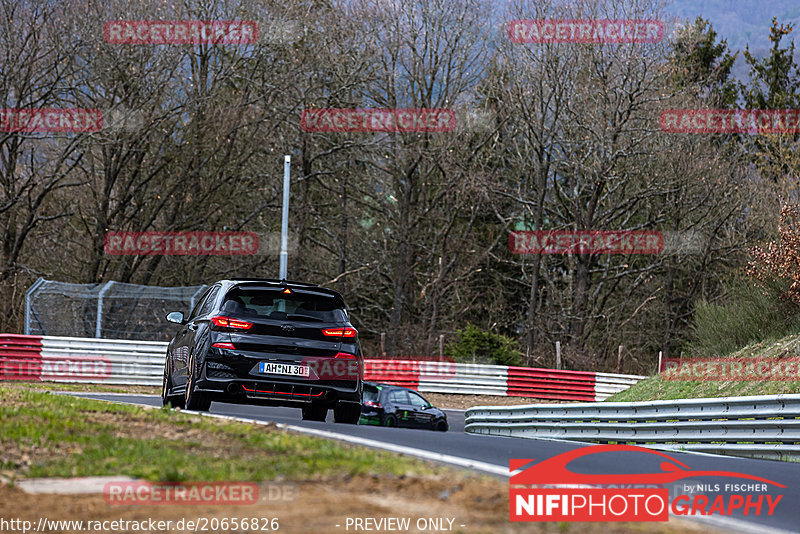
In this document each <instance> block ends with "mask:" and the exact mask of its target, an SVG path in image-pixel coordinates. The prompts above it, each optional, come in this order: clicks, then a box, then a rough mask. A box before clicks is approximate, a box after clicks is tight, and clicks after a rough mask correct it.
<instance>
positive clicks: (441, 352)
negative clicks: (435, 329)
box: [439, 334, 444, 360]
mask: <svg viewBox="0 0 800 534" xmlns="http://www.w3.org/2000/svg"><path fill="white" fill-rule="evenodd" d="M439 359H440V360H443V359H444V334H439Z"/></svg>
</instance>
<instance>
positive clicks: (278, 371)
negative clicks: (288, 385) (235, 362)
mask: <svg viewBox="0 0 800 534" xmlns="http://www.w3.org/2000/svg"><path fill="white" fill-rule="evenodd" d="M258 372H259V373H264V374H270V375H289V376H302V377H305V378H308V377H309V376H310V374H311V373H310V368H309V367H308V366H307V365H294V364H291V363H273V362H260V363H259V364H258Z"/></svg>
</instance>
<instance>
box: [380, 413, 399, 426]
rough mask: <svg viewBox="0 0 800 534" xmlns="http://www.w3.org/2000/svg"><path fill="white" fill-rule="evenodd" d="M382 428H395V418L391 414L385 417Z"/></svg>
mask: <svg viewBox="0 0 800 534" xmlns="http://www.w3.org/2000/svg"><path fill="white" fill-rule="evenodd" d="M382 426H397V417H395V416H394V415H392V414H389V415H387V416H385V417H384V418H383V424H382Z"/></svg>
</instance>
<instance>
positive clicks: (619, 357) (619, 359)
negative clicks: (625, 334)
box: [617, 345, 622, 373]
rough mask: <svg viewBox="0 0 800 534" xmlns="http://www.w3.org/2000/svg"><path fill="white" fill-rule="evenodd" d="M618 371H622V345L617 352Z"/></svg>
mask: <svg viewBox="0 0 800 534" xmlns="http://www.w3.org/2000/svg"><path fill="white" fill-rule="evenodd" d="M617 373H622V345H620V346H619V352H618V353H617Z"/></svg>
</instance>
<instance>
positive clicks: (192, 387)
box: [184, 354, 211, 412]
mask: <svg viewBox="0 0 800 534" xmlns="http://www.w3.org/2000/svg"><path fill="white" fill-rule="evenodd" d="M196 376H197V368H196V364H195V360H194V354H192V357H191V358H190V359H189V372H188V373H187V375H186V397H185V400H184V405H185V407H186V409H187V410H195V411H198V412H207V411H208V409H209V408H211V397H209V396H208V394H207V393H203V392H201V391H196V387H197V384H196V383H195V381H196V380H197V378H196Z"/></svg>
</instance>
